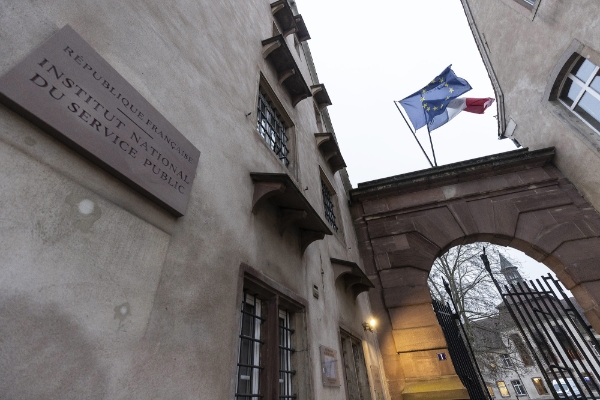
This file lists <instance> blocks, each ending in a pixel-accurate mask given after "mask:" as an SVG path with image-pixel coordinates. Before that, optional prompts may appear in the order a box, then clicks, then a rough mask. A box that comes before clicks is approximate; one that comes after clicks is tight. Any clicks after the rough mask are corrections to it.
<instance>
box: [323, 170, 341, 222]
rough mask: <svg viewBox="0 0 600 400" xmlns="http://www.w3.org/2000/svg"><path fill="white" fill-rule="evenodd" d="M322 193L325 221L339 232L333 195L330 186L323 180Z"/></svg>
mask: <svg viewBox="0 0 600 400" xmlns="http://www.w3.org/2000/svg"><path fill="white" fill-rule="evenodd" d="M321 191H322V192H323V207H324V208H325V219H326V220H327V222H329V225H331V228H332V229H333V230H334V231H336V232H337V231H338V226H337V224H336V223H335V207H334V204H333V195H332V194H331V192H332V191H331V190H330V189H329V187H328V185H327V184H326V183H325V182H323V181H322V180H321Z"/></svg>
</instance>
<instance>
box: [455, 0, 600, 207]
mask: <svg viewBox="0 0 600 400" xmlns="http://www.w3.org/2000/svg"><path fill="white" fill-rule="evenodd" d="M464 1H465V2H467V3H468V4H469V6H470V9H471V12H472V14H473V18H474V21H475V25H476V27H477V29H478V30H479V32H480V34H481V35H482V41H483V48H482V49H480V50H481V51H484V52H486V53H487V55H488V56H489V58H490V61H491V64H492V67H493V69H494V71H495V73H496V76H497V78H498V80H499V84H500V87H501V89H502V92H503V93H504V105H505V108H506V120H507V123H508V121H510V119H513V120H514V122H515V123H516V125H517V128H516V130H515V137H516V139H517V140H518V141H519V142H520V143H521V144H522V145H523V146H524V147H529V148H531V149H540V148H544V147H549V146H553V147H555V148H556V158H555V163H556V166H557V167H558V168H559V169H560V170H561V171H562V172H563V173H564V174H565V176H566V177H567V178H569V180H571V182H573V183H574V184H575V186H576V187H577V188H578V189H579V190H580V191H581V192H582V194H583V195H584V196H585V198H586V199H587V200H588V201H589V202H590V203H591V204H592V205H593V206H594V207H595V208H596V209H600V135H598V134H597V133H595V132H594V131H593V130H592V129H591V128H589V127H588V126H587V125H585V124H583V123H578V119H577V118H576V117H573V118H572V117H571V115H570V112H569V111H567V110H566V108H564V107H562V106H559V107H558V108H557V107H555V106H554V105H555V104H551V103H549V101H548V95H549V93H547V88H548V86H549V85H550V86H551V85H552V84H553V83H554V82H555V80H556V73H557V71H555V68H556V67H557V66H558V67H559V68H560V67H562V64H563V63H564V62H565V61H566V60H562V61H561V59H562V57H563V55H564V54H565V53H566V52H567V51H568V49H569V48H570V47H571V44H572V43H573V40H578V41H579V42H581V44H582V45H583V46H587V47H588V49H586V50H585V51H584V52H582V55H583V56H585V57H589V58H590V59H591V60H592V61H593V62H594V63H596V65H600V57H599V56H598V54H597V53H598V52H600V21H599V20H598V15H599V14H600V3H598V2H597V1H594V0H572V1H561V0H540V1H539V4H538V8H537V12H535V13H532V12H530V11H529V10H526V9H525V8H524V7H523V6H521V5H519V4H517V2H516V1H515V0H491V1H490V0H464ZM536 4H537V3H536ZM555 103H557V102H555ZM556 105H558V104H556Z"/></svg>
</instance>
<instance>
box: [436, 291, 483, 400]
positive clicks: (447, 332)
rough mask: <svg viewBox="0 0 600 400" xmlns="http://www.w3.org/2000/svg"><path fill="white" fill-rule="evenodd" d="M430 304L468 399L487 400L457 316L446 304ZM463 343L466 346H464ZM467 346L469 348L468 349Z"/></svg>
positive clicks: (438, 302)
mask: <svg viewBox="0 0 600 400" xmlns="http://www.w3.org/2000/svg"><path fill="white" fill-rule="evenodd" d="M432 303H433V309H434V311H435V315H436V317H437V320H438V322H439V323H440V326H441V327H442V331H443V332H444V337H445V338H446V343H447V344H448V351H449V352H450V358H451V359H452V364H453V365H454V370H455V371H456V374H457V375H458V377H459V378H460V380H461V382H462V384H463V385H464V386H465V388H466V389H467V391H468V392H469V397H470V398H471V400H489V399H490V397H489V395H488V394H487V391H484V389H483V379H482V377H481V373H480V371H479V367H477V363H475V358H474V357H473V352H472V350H471V347H470V345H469V342H468V340H467V337H466V336H465V334H464V330H463V329H462V324H461V322H460V319H459V317H458V315H457V314H455V313H454V312H452V309H451V308H450V306H449V305H448V304H444V303H442V302H440V301H437V300H435V299H434V300H433V302H432ZM465 342H466V343H467V345H465ZM467 346H469V347H468V349H467Z"/></svg>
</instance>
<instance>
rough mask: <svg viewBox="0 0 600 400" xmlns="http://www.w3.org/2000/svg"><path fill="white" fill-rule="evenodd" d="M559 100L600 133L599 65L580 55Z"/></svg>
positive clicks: (566, 80)
mask: <svg viewBox="0 0 600 400" xmlns="http://www.w3.org/2000/svg"><path fill="white" fill-rule="evenodd" d="M559 100H560V102H561V103H562V104H564V105H565V106H566V107H567V108H568V109H569V110H570V111H571V112H572V113H573V114H575V115H576V116H578V117H579V118H581V119H582V120H583V121H584V122H585V123H586V124H587V125H589V126H590V127H591V128H593V129H594V130H595V131H596V133H598V134H600V76H599V68H598V66H597V65H595V64H594V63H592V62H591V61H589V60H586V59H585V58H583V57H579V59H578V60H577V62H576V63H575V65H574V67H573V68H572V69H571V71H570V72H569V74H568V75H567V78H566V79H565V82H564V83H563V86H562V89H561V90H560V95H559Z"/></svg>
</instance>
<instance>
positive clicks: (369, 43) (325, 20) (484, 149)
mask: <svg viewBox="0 0 600 400" xmlns="http://www.w3.org/2000/svg"><path fill="white" fill-rule="evenodd" d="M297 6H298V11H299V12H300V13H301V14H302V16H303V18H304V20H305V21H306V24H307V27H308V30H309V32H310V35H311V37H312V39H311V40H310V41H309V42H308V44H309V46H310V49H311V52H312V55H313V59H314V61H315V65H316V68H317V73H318V75H319V80H320V82H321V83H324V84H325V86H326V87H327V91H328V93H329V96H330V97H331V100H332V102H333V105H332V106H330V107H328V109H329V113H330V115H331V119H332V122H333V126H334V129H335V132H336V136H337V139H338V142H339V145H340V148H341V150H342V155H343V156H344V159H345V160H346V164H347V165H348V168H347V169H348V173H349V174H350V180H351V181H352V184H353V186H354V187H356V186H357V184H358V183H361V182H366V181H370V180H374V179H380V178H385V177H388V176H393V175H398V174H403V173H406V172H411V171H417V170H421V169H426V168H429V164H428V163H427V160H426V159H425V157H424V156H423V154H422V153H421V150H420V149H419V147H418V145H417V143H416V142H415V140H414V138H413V136H412V134H411V133H410V131H409V129H408V127H407V126H406V124H405V122H404V120H403V119H402V117H401V116H400V114H399V113H398V110H397V109H396V106H395V105H394V100H401V99H403V98H404V97H406V96H409V95H410V94H412V93H414V92H416V91H417V90H419V89H421V88H422V87H423V86H425V85H426V84H427V83H429V82H430V81H431V80H432V79H433V78H434V77H436V75H438V74H439V73H440V72H442V71H443V70H444V68H446V67H447V66H448V65H450V64H452V66H453V70H454V72H455V73H456V74H457V75H458V76H459V77H461V78H464V79H466V80H467V81H469V83H470V84H471V86H472V87H473V90H471V91H470V92H469V93H467V95H466V96H468V97H494V91H493V89H492V86H491V83H490V80H489V77H488V75H487V72H486V70H485V67H484V66H483V62H482V61H481V58H480V56H479V52H478V50H477V46H476V45H475V42H474V40H473V36H472V34H471V31H470V28H469V25H468V23H467V20H466V17H465V14H464V12H463V9H462V6H461V4H460V1H459V0H429V1H411V2H409V1H399V0H379V1H377V2H364V1H356V0H344V1H342V0H326V1H323V0H297ZM495 115H496V107H495V104H494V106H493V107H491V108H490V109H488V110H487V111H486V113H485V114H484V115H476V114H470V113H466V112H464V113H461V114H460V115H459V116H457V117H456V118H455V119H454V120H452V121H450V122H449V123H448V124H446V125H445V126H443V127H441V128H439V129H437V130H435V131H434V132H433V133H432V137H433V144H434V148H435V151H436V156H437V159H438V164H439V165H443V164H450V163H453V162H458V161H463V160H468V159H472V158H476V157H482V156H485V155H489V154H496V153H502V152H505V151H511V150H515V149H516V147H515V145H514V144H513V143H512V142H511V141H510V140H509V139H504V140H498V125H497V122H496V119H495V118H494V116H495ZM417 134H418V136H419V139H421V142H422V143H423V145H424V146H425V145H428V144H429V139H428V138H427V130H426V129H425V128H423V129H421V130H420V131H419V132H418V133H417ZM426 148H427V149H429V147H426ZM509 252H510V254H511V255H512V256H513V258H516V259H518V260H519V261H520V262H521V264H522V267H523V270H524V271H525V273H526V274H527V275H528V276H529V277H530V278H536V277H539V276H540V275H542V274H543V275H545V274H547V273H548V272H550V271H549V270H548V269H547V268H546V267H545V266H544V265H542V264H539V263H537V262H535V261H534V260H533V259H531V258H529V257H528V256H526V255H525V254H523V253H521V252H520V251H517V250H514V249H509Z"/></svg>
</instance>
